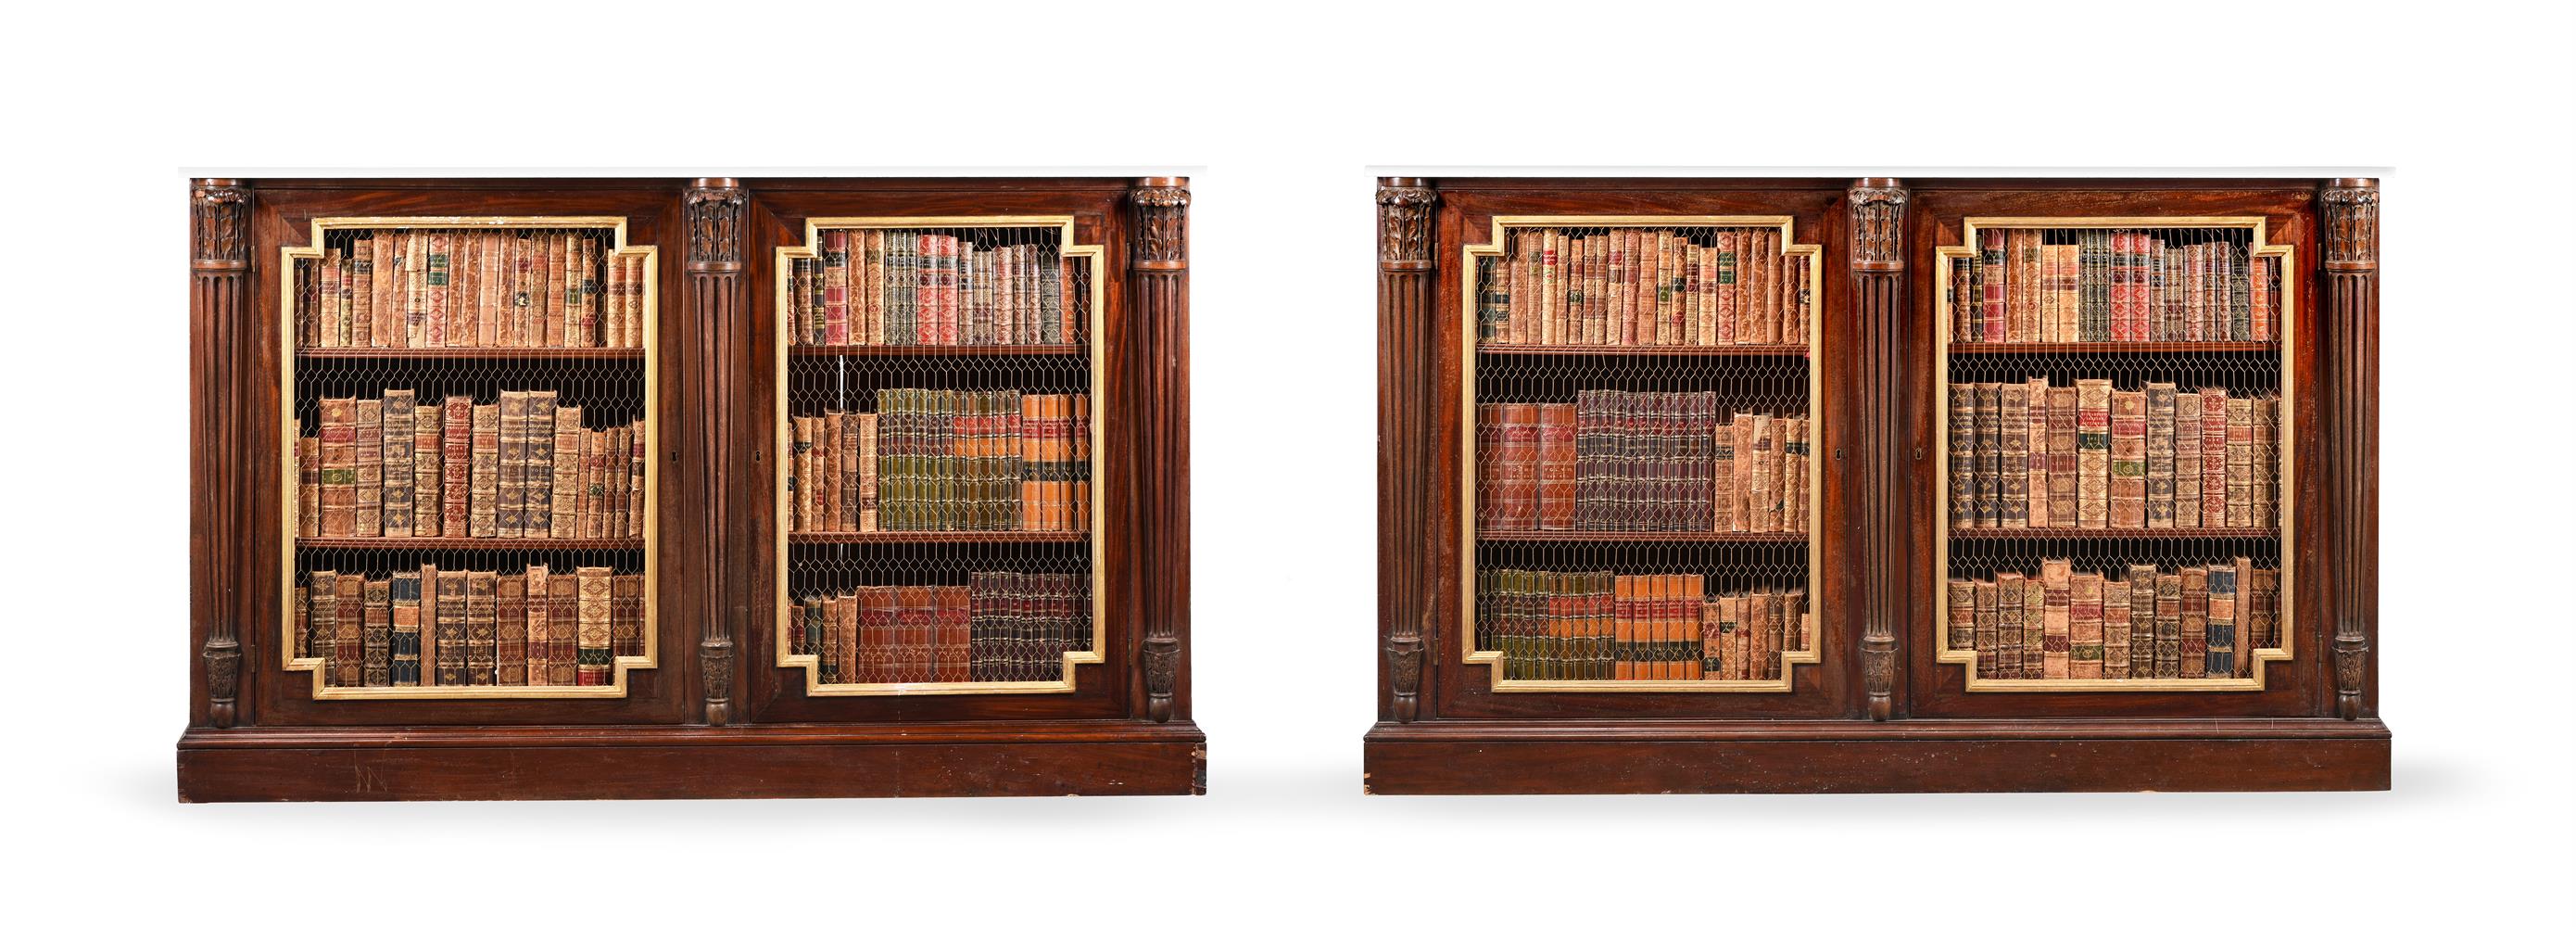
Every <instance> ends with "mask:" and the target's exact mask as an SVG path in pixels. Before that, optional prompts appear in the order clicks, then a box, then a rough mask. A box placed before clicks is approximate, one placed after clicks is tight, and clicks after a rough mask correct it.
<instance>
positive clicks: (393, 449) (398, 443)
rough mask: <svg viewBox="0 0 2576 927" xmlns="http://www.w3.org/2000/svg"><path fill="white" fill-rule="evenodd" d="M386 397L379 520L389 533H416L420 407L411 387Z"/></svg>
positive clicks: (392, 391)
mask: <svg viewBox="0 0 2576 927" xmlns="http://www.w3.org/2000/svg"><path fill="white" fill-rule="evenodd" d="M384 397H385V398H384V400H383V402H384V432H383V440H382V441H381V442H380V445H381V447H382V448H383V451H382V453H383V457H384V459H383V460H382V461H381V462H380V466H381V468H382V469H383V472H384V476H383V480H384V494H383V495H382V497H381V500H382V502H383V511H382V514H381V518H380V521H379V524H381V525H382V526H383V528H384V536H385V537H389V538H407V537H411V536H412V522H413V514H414V511H415V506H417V505H419V502H418V501H417V500H415V499H414V498H413V489H412V486H413V481H414V478H415V477H416V476H417V475H418V466H417V464H416V463H415V462H414V461H413V460H412V448H413V447H414V446H415V440H416V439H415V438H414V437H413V436H412V431H413V430H414V429H415V428H417V427H419V422H420V409H419V403H418V401H417V400H415V399H414V398H413V395H412V391H411V390H407V389H389V390H386V391H385V393H384Z"/></svg>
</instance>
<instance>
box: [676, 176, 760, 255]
mask: <svg viewBox="0 0 2576 927" xmlns="http://www.w3.org/2000/svg"><path fill="white" fill-rule="evenodd" d="M750 201H751V193H750V191H747V190H744V189H743V188H741V187H691V188H689V192H688V195H687V196H686V197H684V198H682V200H681V204H682V207H683V208H684V209H685V211H686V213H687V216H688V224H689V260H690V261H693V262H698V263H709V264H725V263H737V262H740V261H741V260H742V254H743V245H742V217H743V211H744V207H745V206H747V205H748V204H749V203H750Z"/></svg>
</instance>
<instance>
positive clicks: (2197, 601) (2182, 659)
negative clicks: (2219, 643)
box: [2175, 566, 2209, 679]
mask: <svg viewBox="0 0 2576 927" xmlns="http://www.w3.org/2000/svg"><path fill="white" fill-rule="evenodd" d="M2176 630H2177V634H2178V636H2179V637H2180V638H2181V639H2180V641H2179V642H2178V643H2179V646H2178V647H2177V649H2176V652H2175V668H2176V672H2178V673H2179V674H2180V675H2181V676H2182V678H2185V679H2199V678H2201V674H2202V673H2205V672H2207V671H2208V668H2209V568H2208V567H2201V566H2188V567H2183V568H2182V621H2181V624H2180V626H2179V627H2178V628H2177V629H2176Z"/></svg>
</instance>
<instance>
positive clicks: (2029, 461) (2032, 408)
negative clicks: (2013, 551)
mask: <svg viewBox="0 0 2576 927" xmlns="http://www.w3.org/2000/svg"><path fill="white" fill-rule="evenodd" d="M2016 424H2018V425H2019V426H2020V427H2019V428H2018V429H2017V430H2018V431H2020V432H2021V434H2022V465H2021V470H2022V472H2021V486H2022V492H2021V497H2022V500H2023V501H2022V522H2023V523H2024V524H2025V525H2028V526H2029V527H2033V528H2046V527H2049V526H2050V525H2051V524H2054V523H2053V522H2051V521H2049V519H2048V502H2049V495H2048V455H2049V442H2048V378H2047V377H2032V378H2030V379H2029V380H2028V381H2026V382H2024V383H2023V384H2022V416H2021V417H2020V418H2017V419H2010V420H2009V421H2008V422H2007V423H2006V425H2005V427H2006V428H2007V429H2012V428H2013V426H2014V425H2016ZM2004 466H2006V467H2011V466H2012V461H2011V460H2010V459H2007V460H2005V461H2004ZM2005 523H2006V524H2010V523H2011V522H2010V521H2009V520H2007V521H2006V522H2005Z"/></svg>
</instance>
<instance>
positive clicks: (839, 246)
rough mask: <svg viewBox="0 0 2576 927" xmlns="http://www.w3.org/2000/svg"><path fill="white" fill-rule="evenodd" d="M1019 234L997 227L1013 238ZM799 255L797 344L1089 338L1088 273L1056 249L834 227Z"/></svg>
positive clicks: (792, 277) (793, 306)
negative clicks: (1084, 280) (1083, 280)
mask: <svg viewBox="0 0 2576 927" xmlns="http://www.w3.org/2000/svg"><path fill="white" fill-rule="evenodd" d="M1012 231H1021V230H996V231H995V232H994V234H1007V233H1009V232H1012ZM822 238H823V242H822V247H821V252H822V256H821V257H818V258H797V259H793V260H792V261H791V262H790V263H789V266H788V280H787V293H788V300H789V304H790V313H791V314H790V316H789V317H790V318H791V319H793V320H795V321H794V324H793V325H792V326H791V330H792V331H793V333H794V335H793V337H794V339H795V343H796V344H799V345H1049V344H1079V343H1081V342H1082V341H1083V336H1082V330H1083V328H1082V327H1083V324H1084V323H1083V318H1082V309H1083V308H1084V307H1083V304H1084V302H1085V299H1084V297H1085V296H1086V295H1087V294H1084V293H1081V292H1077V290H1078V283H1079V281H1080V275H1079V274H1077V273H1069V272H1068V268H1067V267H1066V265H1065V262H1064V260H1063V259H1062V258H1060V257H1058V256H1057V252H1056V249H1055V248H1054V247H1053V246H1051V245H1041V244H1038V243H1035V242H1018V243H1003V242H1000V241H995V240H992V239H989V238H978V237H977V236H973V235H956V234H946V233H940V232H914V231H904V230H889V229H827V230H824V231H823V232H822Z"/></svg>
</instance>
